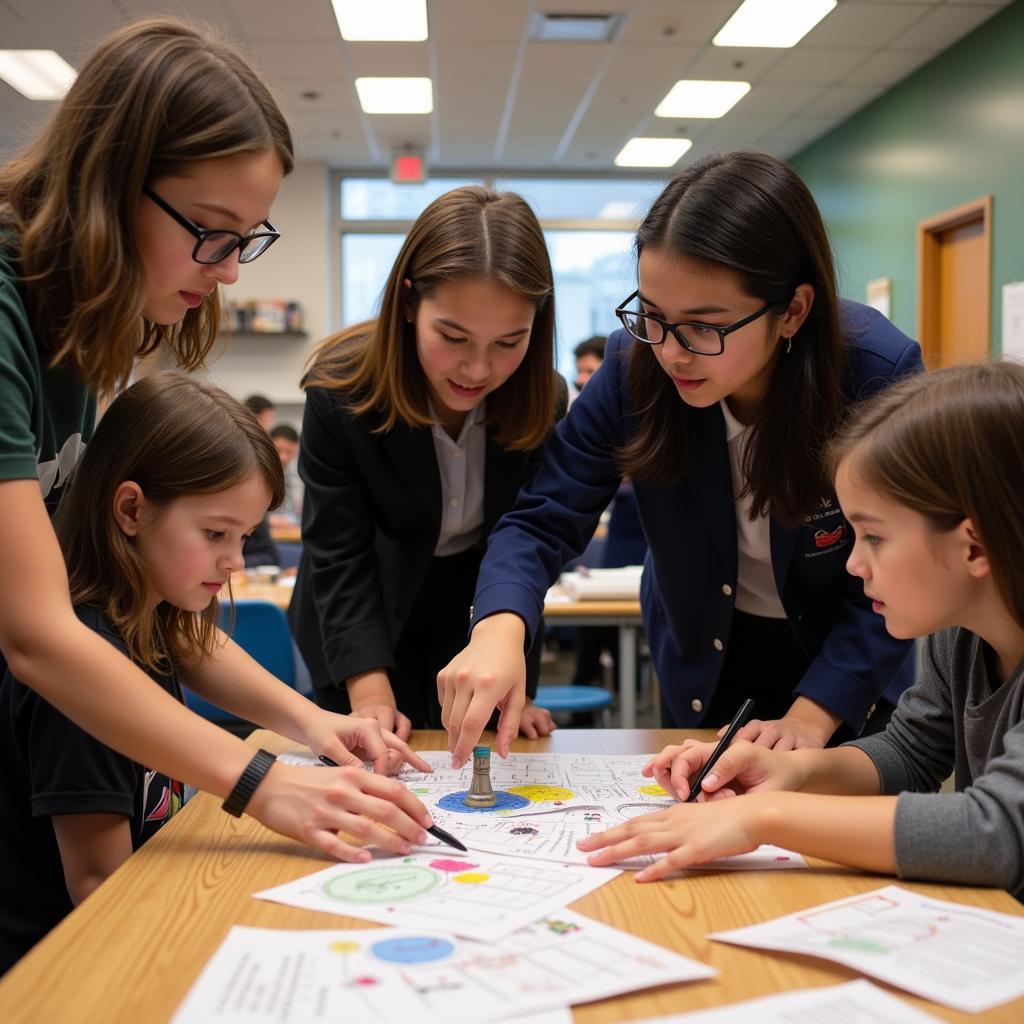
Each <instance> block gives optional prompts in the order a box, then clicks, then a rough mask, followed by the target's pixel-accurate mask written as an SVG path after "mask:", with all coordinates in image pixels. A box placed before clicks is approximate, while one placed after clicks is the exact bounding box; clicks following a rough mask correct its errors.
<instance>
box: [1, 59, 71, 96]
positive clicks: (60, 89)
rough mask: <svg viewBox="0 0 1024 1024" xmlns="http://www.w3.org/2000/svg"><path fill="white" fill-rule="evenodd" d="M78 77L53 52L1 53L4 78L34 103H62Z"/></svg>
mask: <svg viewBox="0 0 1024 1024" xmlns="http://www.w3.org/2000/svg"><path fill="white" fill-rule="evenodd" d="M75 75H76V72H75V69H74V68H73V67H72V66H71V65H70V64H69V63H68V62H67V61H66V60H65V59H64V58H63V57H62V56H61V55H60V54H59V53H55V52H54V51H53V50H0V78H2V79H3V80H4V81H5V82H7V84H8V85H11V86H13V87H14V88H15V89H17V90H18V92H20V93H21V94H22V96H27V97H28V98H29V99H30V100H59V99H60V98H61V97H62V96H63V95H64V93H66V92H67V91H68V89H69V88H70V87H71V83H72V82H73V81H74V80H75Z"/></svg>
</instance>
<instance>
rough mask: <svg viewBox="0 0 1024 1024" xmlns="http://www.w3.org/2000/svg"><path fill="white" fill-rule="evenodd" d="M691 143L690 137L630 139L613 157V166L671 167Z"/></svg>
mask: <svg viewBox="0 0 1024 1024" xmlns="http://www.w3.org/2000/svg"><path fill="white" fill-rule="evenodd" d="M692 145H693V142H692V141H691V140H690V139H643V138H634V139H630V140H629V142H627V143H626V144H625V145H624V146H623V147H622V149H621V150H620V151H619V155H618V156H617V157H616V158H615V166H616V167H671V166H672V165H673V164H674V163H675V162H676V161H677V160H678V159H679V158H680V157H681V156H682V155H683V154H684V153H685V152H686V151H687V150H688V149H689V148H690V147H691V146H692Z"/></svg>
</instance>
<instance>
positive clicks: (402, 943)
mask: <svg viewBox="0 0 1024 1024" xmlns="http://www.w3.org/2000/svg"><path fill="white" fill-rule="evenodd" d="M370 952H371V953H372V954H373V955H374V956H375V957H376V958H377V959H378V960H385V961H387V962H388V963H391V964H429V963H431V962H432V961H434V960H443V959H444V958H445V957H447V956H451V955H452V953H454V952H455V946H454V945H453V944H452V943H450V942H449V941H448V940H447V939H436V938H433V937H432V936H429V935H413V936H409V938H406V939H385V940H384V941H383V942H375V943H374V944H373V945H372V946H371V947H370Z"/></svg>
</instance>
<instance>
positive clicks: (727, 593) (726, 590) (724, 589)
mask: <svg viewBox="0 0 1024 1024" xmlns="http://www.w3.org/2000/svg"><path fill="white" fill-rule="evenodd" d="M722 593H723V594H725V596H726V597H732V587H730V586H729V584H728V583H723V584H722Z"/></svg>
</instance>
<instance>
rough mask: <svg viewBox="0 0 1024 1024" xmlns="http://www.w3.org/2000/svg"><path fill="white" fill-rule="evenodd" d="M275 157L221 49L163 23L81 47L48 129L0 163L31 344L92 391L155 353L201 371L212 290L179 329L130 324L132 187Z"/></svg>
mask: <svg viewBox="0 0 1024 1024" xmlns="http://www.w3.org/2000/svg"><path fill="white" fill-rule="evenodd" d="M265 151H273V152H274V153H276V154H277V156H278V158H279V159H280V161H281V165H282V167H283V169H284V171H285V173H286V174H287V173H288V172H289V171H290V170H291V168H292V163H293V157H292V141H291V135H290V133H289V130H288V125H287V123H286V121H285V119H284V115H283V114H282V113H281V111H280V109H279V108H278V105H277V103H276V102H275V101H274V99H273V97H272V96H271V94H270V92H269V90H268V89H267V87H266V86H265V85H264V84H263V83H262V82H261V81H260V80H259V78H258V77H257V75H256V72H255V71H254V70H253V69H252V68H251V67H250V66H249V64H248V63H247V62H246V61H245V60H244V59H243V58H242V56H241V55H240V54H239V53H238V52H237V51H236V50H234V49H233V48H232V47H231V46H229V45H227V44H226V43H224V42H221V41H219V40H217V39H215V38H213V37H211V36H210V35H207V34H204V33H202V32H200V31H198V30H197V29H195V28H192V27H190V26H188V25H185V24H183V23H181V22H179V21H175V20H172V19H169V18H154V19H150V20H145V21H139V22H135V23H133V24H131V25H128V26H127V27H125V28H122V29H120V30H119V31H117V32H115V33H113V34H112V35H111V36H109V37H108V38H107V39H105V40H104V41H103V42H102V43H101V44H100V45H99V47H98V48H97V49H96V50H95V51H93V53H92V54H91V56H90V57H89V58H88V59H87V60H86V62H85V63H84V64H83V66H82V70H81V71H80V72H79V74H78V77H77V79H76V80H75V83H74V84H73V85H72V86H71V88H70V90H69V91H68V94H67V96H66V97H65V98H64V100H63V101H62V102H61V104H60V105H59V106H58V108H57V110H56V112H55V113H54V115H53V117H52V119H51V120H50V122H49V124H48V125H47V127H46V128H45V129H44V130H43V132H42V133H41V134H40V135H39V137H38V138H37V139H36V141H35V142H34V143H33V144H32V145H30V146H29V147H28V148H27V149H26V150H25V151H24V152H23V153H22V154H21V155H20V156H18V157H16V158H15V159H13V160H12V161H10V162H9V163H7V164H6V165H4V166H3V167H0V226H2V227H3V228H4V229H5V230H6V231H8V232H9V233H11V234H12V235H13V236H14V237H13V241H14V249H15V263H16V266H17V267H18V273H19V274H20V276H21V278H22V280H23V282H24V286H25V294H26V297H27V300H28V307H29V313H30V316H31V318H32V322H33V330H34V332H35V334H36V336H37V338H38V343H39V346H40V348H41V350H43V351H44V352H46V353H47V354H48V356H49V357H50V363H51V365H59V364H61V363H69V364H71V365H72V366H73V367H74V368H75V370H76V371H77V373H78V375H79V376H80V377H81V378H82V380H84V381H85V382H86V383H87V384H88V385H89V386H90V387H91V388H92V389H93V390H94V391H96V392H99V393H103V392H109V391H112V390H115V389H116V388H118V387H120V386H123V385H124V384H125V383H126V382H127V380H128V377H129V374H130V373H131V369H132V363H133V361H134V360H135V359H136V357H138V356H142V355H146V354H147V353H149V352H152V351H153V350H155V349H156V348H157V347H158V346H160V345H164V346H166V347H167V348H168V349H170V351H171V352H172V354H173V355H174V358H175V359H176V361H177V362H178V364H179V365H181V366H184V367H185V368H186V369H192V368H194V367H196V366H199V365H200V364H201V363H202V361H203V359H204V358H205V357H206V354H207V353H208V352H209V350H210V348H211V346H212V345H213V342H214V340H215V337H216V333H217V326H218V321H219V316H220V313H219V304H218V297H217V294H216V292H215V293H214V294H213V295H211V296H210V298H209V299H207V300H206V301H205V302H204V303H203V304H202V305H201V306H199V307H198V308H196V309H192V310H189V311H188V312H187V313H186V314H185V317H184V319H183V320H182V321H181V323H178V324H174V325H170V326H163V325H159V324H154V323H150V322H148V321H144V320H143V319H142V316H141V310H142V304H143V298H142V291H143V283H144V282H143V275H142V268H141V266H140V263H139V258H138V254H137V252H136V248H135V243H134V240H133V235H132V232H133V223H134V216H135V209H136V205H137V203H138V202H139V197H140V196H141V194H142V188H143V186H144V185H146V184H147V182H149V181H152V180H153V179H155V178H159V177H163V176H167V175H172V174H179V173H181V172H182V170H183V169H184V168H186V167H188V166H189V165H190V164H192V163H194V162H196V161H198V160H208V159H214V158H217V157H226V156H234V155H237V154H240V153H260V152H265Z"/></svg>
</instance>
